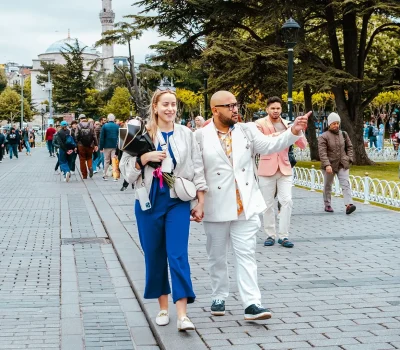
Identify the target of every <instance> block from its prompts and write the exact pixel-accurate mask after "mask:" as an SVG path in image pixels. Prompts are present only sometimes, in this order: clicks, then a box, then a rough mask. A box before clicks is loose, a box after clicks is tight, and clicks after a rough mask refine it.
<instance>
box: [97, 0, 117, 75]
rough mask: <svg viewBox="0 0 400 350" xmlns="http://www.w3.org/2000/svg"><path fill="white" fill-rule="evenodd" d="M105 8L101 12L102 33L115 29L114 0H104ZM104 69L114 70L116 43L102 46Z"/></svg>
mask: <svg viewBox="0 0 400 350" xmlns="http://www.w3.org/2000/svg"><path fill="white" fill-rule="evenodd" d="M102 3H103V4H102V5H103V8H102V10H101V12H100V21H101V27H102V33H104V32H106V31H108V30H113V29H114V20H115V13H114V11H113V10H112V0H102ZM102 57H103V58H104V60H103V69H104V70H105V72H106V73H107V74H108V73H112V72H113V71H114V45H103V48H102Z"/></svg>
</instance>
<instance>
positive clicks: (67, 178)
mask: <svg viewBox="0 0 400 350" xmlns="http://www.w3.org/2000/svg"><path fill="white" fill-rule="evenodd" d="M70 177H71V173H70V172H69V171H68V172H67V173H66V174H65V181H66V182H69V178H70Z"/></svg>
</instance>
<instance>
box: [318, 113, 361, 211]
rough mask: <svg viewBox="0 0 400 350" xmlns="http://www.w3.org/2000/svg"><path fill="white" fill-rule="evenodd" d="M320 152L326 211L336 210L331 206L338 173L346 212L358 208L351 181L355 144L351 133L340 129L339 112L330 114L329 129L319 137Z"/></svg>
mask: <svg viewBox="0 0 400 350" xmlns="http://www.w3.org/2000/svg"><path fill="white" fill-rule="evenodd" d="M318 152H319V157H320V159H321V168H322V172H323V173H324V197H323V198H324V203H325V211H326V212H328V213H333V211H334V210H333V209H332V206H331V196H332V183H333V180H334V178H335V175H337V176H338V178H339V183H340V187H341V188H342V191H343V199H344V205H345V208H346V214H347V215H349V214H351V213H352V212H354V211H355V210H356V206H355V205H354V204H353V199H352V197H351V187H350V181H349V173H350V166H351V164H352V163H353V145H352V143H351V140H350V137H349V135H348V134H347V133H346V132H345V131H340V116H339V115H338V114H337V113H331V114H329V116H328V131H325V132H324V133H323V134H322V135H321V136H320V137H319V138H318Z"/></svg>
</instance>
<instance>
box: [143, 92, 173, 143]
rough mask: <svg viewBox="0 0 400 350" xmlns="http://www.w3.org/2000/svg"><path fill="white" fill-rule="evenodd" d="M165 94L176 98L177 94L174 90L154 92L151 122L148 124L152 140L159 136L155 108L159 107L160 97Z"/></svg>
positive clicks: (150, 112) (150, 114) (150, 111)
mask: <svg viewBox="0 0 400 350" xmlns="http://www.w3.org/2000/svg"><path fill="white" fill-rule="evenodd" d="M165 94H171V95H174V96H175V98H176V99H177V97H176V93H175V91H173V90H169V89H167V90H156V92H154V94H153V97H152V98H151V103H150V107H149V116H150V118H149V122H148V124H147V130H148V131H149V134H150V136H151V138H152V139H153V140H154V139H155V137H156V135H157V128H158V114H157V113H156V111H155V107H156V106H157V103H158V101H159V100H160V97H161V96H162V95H165Z"/></svg>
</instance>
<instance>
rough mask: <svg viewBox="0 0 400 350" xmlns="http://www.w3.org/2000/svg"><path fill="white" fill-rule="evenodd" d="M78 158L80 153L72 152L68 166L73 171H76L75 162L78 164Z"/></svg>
mask: <svg viewBox="0 0 400 350" xmlns="http://www.w3.org/2000/svg"><path fill="white" fill-rule="evenodd" d="M77 156H78V153H75V152H72V153H71V154H70V155H69V156H68V166H69V169H70V170H71V171H75V162H76V157H77Z"/></svg>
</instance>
